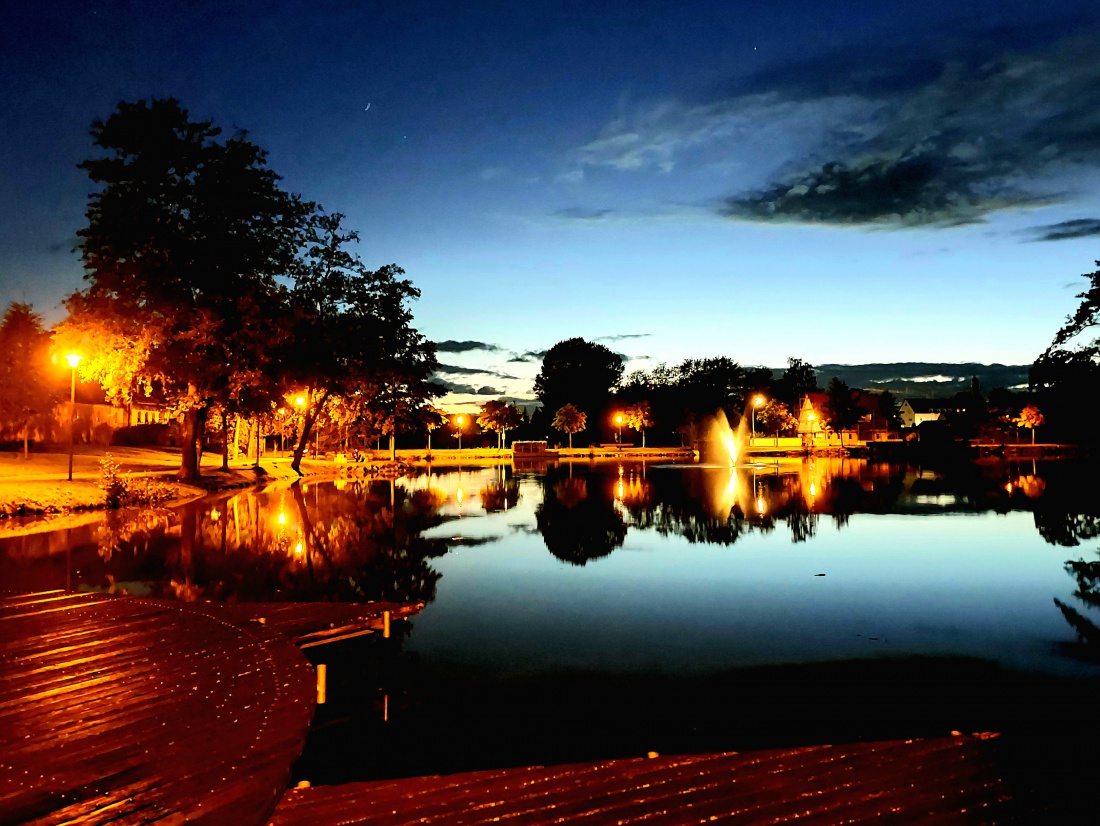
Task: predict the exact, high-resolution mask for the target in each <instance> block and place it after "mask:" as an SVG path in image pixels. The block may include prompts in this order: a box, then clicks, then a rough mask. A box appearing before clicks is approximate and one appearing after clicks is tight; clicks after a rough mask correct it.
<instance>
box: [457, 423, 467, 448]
mask: <svg viewBox="0 0 1100 826" xmlns="http://www.w3.org/2000/svg"><path fill="white" fill-rule="evenodd" d="M455 422H456V423H457V424H458V449H459V450H462V427H463V426H464V425H465V424H466V417H465V416H458V417H457V418H455Z"/></svg>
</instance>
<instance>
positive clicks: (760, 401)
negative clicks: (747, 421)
mask: <svg viewBox="0 0 1100 826" xmlns="http://www.w3.org/2000/svg"><path fill="white" fill-rule="evenodd" d="M763 403H764V397H763V396H757V397H756V398H755V399H753V400H752V438H753V439H754V440H755V439H756V408H758V407H759V406H760V405H762V404H763Z"/></svg>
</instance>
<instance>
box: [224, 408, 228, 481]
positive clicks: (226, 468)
mask: <svg viewBox="0 0 1100 826" xmlns="http://www.w3.org/2000/svg"><path fill="white" fill-rule="evenodd" d="M222 470H224V471H226V472H228V471H229V414H228V413H222Z"/></svg>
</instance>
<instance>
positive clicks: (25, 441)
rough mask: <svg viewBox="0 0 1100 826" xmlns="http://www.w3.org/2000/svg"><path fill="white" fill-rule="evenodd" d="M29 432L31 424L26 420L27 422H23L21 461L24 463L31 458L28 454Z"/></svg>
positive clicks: (29, 449) (29, 452)
mask: <svg viewBox="0 0 1100 826" xmlns="http://www.w3.org/2000/svg"><path fill="white" fill-rule="evenodd" d="M30 430H31V424H30V420H29V419H28V420H27V421H25V422H23V461H24V462H25V461H27V460H28V459H29V458H30V457H31V456H30V454H31V448H30Z"/></svg>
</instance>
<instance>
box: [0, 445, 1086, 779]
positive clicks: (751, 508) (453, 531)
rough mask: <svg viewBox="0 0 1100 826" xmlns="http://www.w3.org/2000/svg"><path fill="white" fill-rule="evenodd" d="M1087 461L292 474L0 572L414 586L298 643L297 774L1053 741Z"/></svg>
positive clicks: (1081, 609)
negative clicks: (316, 681) (301, 716)
mask: <svg viewBox="0 0 1100 826" xmlns="http://www.w3.org/2000/svg"><path fill="white" fill-rule="evenodd" d="M1089 470H1090V468H1088V467H1086V466H1084V465H1082V464H1079V463H1072V462H1065V461H1048V462H1039V463H1032V462H1027V463H1022V464H1021V463H1006V462H992V463H988V464H979V463H965V464H958V465H954V466H951V467H947V468H921V467H906V466H897V465H887V464H877V463H868V462H865V461H863V460H856V459H847V458H843V459H842V458H817V459H815V460H813V461H810V460H780V461H778V462H776V461H774V460H773V461H772V462H770V463H767V464H761V465H758V466H751V467H740V468H737V469H736V470H731V469H729V468H725V467H701V466H693V465H689V466H683V465H670V464H660V463H658V464H643V463H633V464H630V463H628V464H624V465H618V464H615V463H606V464H588V463H577V464H572V465H570V464H563V465H559V466H550V467H538V466H534V467H531V468H528V469H523V468H513V467H511V466H508V467H476V468H439V469H433V470H432V471H431V472H430V473H425V474H423V475H421V476H418V477H416V478H414V479H403V480H398V481H397V482H394V483H391V482H385V481H370V482H368V481H363V480H357V479H341V480H336V481H328V482H313V481H305V482H302V483H301V484H300V485H294V486H288V485H273V486H271V487H269V488H268V489H266V490H263V491H259V492H252V491H248V492H242V493H236V494H227V495H220V496H216V497H211V498H208V499H204V500H201V501H199V502H195V503H192V504H190V505H185V506H182V507H178V508H174V509H143V510H132V511H119V512H116V513H110V514H106V515H104V516H103V517H102V518H101V519H99V520H98V521H96V522H94V523H92V524H88V525H84V526H80V527H75V528H70V529H67V530H63V531H56V532H53V533H41V534H33V535H30V536H23V537H13V538H7V539H3V540H0V581H2V582H3V587H4V590H7V591H11V590H40V589H47V588H66V587H68V588H72V589H74V590H101V591H113V592H116V593H132V594H140V595H148V596H157V597H169V598H176V599H185V600H195V599H213V600H219V601H235V600H241V601H266V600H273V599H279V600H284V599H285V600H330V599H335V600H345V601H357V600H358V601H362V600H373V599H386V600H401V601H423V602H425V603H426V607H425V608H424V610H423V612H422V613H421V614H420V615H418V616H416V617H414V618H413V619H412V620H411V621H410V622H408V623H400V624H398V625H397V626H396V627H397V633H395V635H394V636H393V637H392V638H390V639H382V638H381V637H375V636H372V637H366V638H361V639H357V640H350V641H347V642H344V643H338V644H334V645H331V646H324V647H321V648H315V649H310V650H309V651H308V652H307V653H308V654H309V656H310V658H311V659H313V660H314V661H315V662H325V663H326V664H327V665H328V674H329V690H328V703H327V704H326V705H324V706H322V707H319V709H318V712H317V716H316V720H315V726H314V731H313V732H312V734H311V736H310V740H309V742H308V743H307V746H306V752H305V754H304V755H303V758H302V760H301V761H300V763H299V765H298V767H297V769H296V774H297V776H298V777H302V778H308V779H309V780H310V781H311V782H314V783H325V782H338V781H346V780H355V779H368V778H375V777H385V776H395V775H403V774H423V773H429V772H440V771H457V770H467V769H477V768H486V767H491V766H501V765H520V764H526V763H552V762H566V761H574V760H586V759H597V758H603V757H613V756H623V755H637V754H644V753H645V752H647V751H651V750H652V751H658V752H661V753H673V752H683V751H699V750H719V749H721V750H729V749H738V750H742V749H748V748H758V747H765V746H779V745H794V744H802V743H810V742H824V741H838V740H839V741H844V740H849V741H850V740H856V739H871V738H875V739H878V738H886V737H909V736H919V735H922V734H946V733H947V732H949V731H951V730H963V731H979V730H998V731H999V730H1006V729H1015V730H1027V731H1033V732H1038V731H1050V730H1051V728H1052V727H1053V728H1058V729H1059V730H1065V731H1066V735H1067V737H1068V736H1071V735H1073V734H1075V733H1077V734H1079V733H1080V732H1079V731H1076V730H1075V729H1073V727H1072V726H1070V728H1069V729H1067V725H1069V724H1068V723H1067V719H1070V718H1072V716H1073V715H1072V714H1070V713H1067V712H1068V710H1071V709H1073V708H1074V704H1075V703H1078V702H1079V703H1082V704H1084V703H1086V702H1089V701H1090V700H1091V698H1092V697H1093V696H1094V694H1095V690H1096V688H1097V685H1098V680H1100V666H1098V664H1097V658H1096V649H1095V645H1096V644H1098V643H1097V642H1096V641H1095V632H1096V628H1095V625H1093V623H1095V622H1097V621H1098V619H1100V597H1098V595H1097V591H1096V589H1094V588H1093V587H1092V585H1093V583H1094V582H1095V581H1096V580H1095V579H1090V578H1089V577H1090V576H1091V577H1096V576H1100V567H1097V564H1096V561H1097V560H1098V559H1100V557H1098V555H1097V551H1098V545H1100V542H1097V541H1096V539H1097V537H1098V536H1100V506H1098V504H1097V501H1096V500H1097V497H1096V496H1095V494H1094V493H1093V492H1092V490H1091V488H1090V485H1091V482H1090V481H1089V478H1088V471H1089ZM1075 565H1076V567H1074V566H1075ZM1078 630H1081V631H1082V634H1083V636H1084V637H1085V638H1087V637H1088V636H1089V635H1090V634H1092V635H1094V642H1093V645H1091V646H1090V645H1089V644H1088V643H1083V642H1081V637H1079V634H1078ZM1073 725H1076V724H1073Z"/></svg>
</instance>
